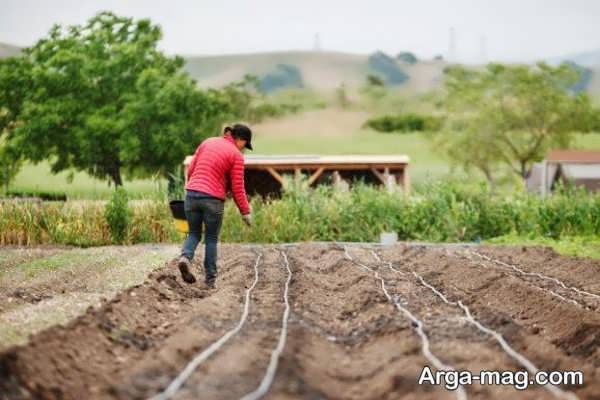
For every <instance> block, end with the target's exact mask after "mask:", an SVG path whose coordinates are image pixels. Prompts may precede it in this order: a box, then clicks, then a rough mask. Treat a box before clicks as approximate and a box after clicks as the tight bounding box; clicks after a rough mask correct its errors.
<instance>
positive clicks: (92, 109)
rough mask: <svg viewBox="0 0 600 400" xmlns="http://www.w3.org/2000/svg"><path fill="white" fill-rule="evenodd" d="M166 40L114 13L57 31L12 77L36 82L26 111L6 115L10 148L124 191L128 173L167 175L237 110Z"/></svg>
mask: <svg viewBox="0 0 600 400" xmlns="http://www.w3.org/2000/svg"><path fill="white" fill-rule="evenodd" d="M160 38H161V30H160V27H159V26H156V25H153V24H152V23H151V22H150V21H149V20H147V19H141V20H133V19H131V18H124V17H119V16H117V15H115V14H113V13H110V12H102V13H99V14H97V15H96V16H94V17H93V18H91V19H90V20H89V21H88V22H87V23H86V24H85V25H82V26H71V27H68V28H62V27H61V26H59V25H56V26H54V27H53V28H52V29H51V31H50V33H49V34H48V36H47V37H45V38H43V39H41V40H39V41H38V42H37V43H36V44H35V45H34V46H32V47H30V48H27V49H24V50H23V52H22V55H21V56H20V61H19V62H18V63H19V64H18V65H17V69H15V72H14V74H13V75H16V76H18V77H19V79H22V80H23V81H25V82H27V83H28V84H27V86H22V87H21V88H20V99H22V102H21V104H20V106H19V107H17V108H14V107H12V106H9V107H8V108H9V109H11V110H12V109H13V108H14V110H15V113H16V114H15V115H13V116H12V117H11V119H13V120H16V121H18V122H17V123H16V126H15V128H14V129H13V132H12V135H11V138H10V142H11V144H12V145H14V146H16V148H18V149H19V150H20V151H21V152H22V154H23V155H24V156H25V157H26V158H28V159H30V160H32V161H34V162H38V161H41V160H45V159H47V160H49V161H50V163H51V167H52V171H53V172H58V171H62V170H66V169H76V170H82V171H86V172H88V173H89V174H91V175H93V176H95V177H98V178H101V179H109V180H110V181H112V182H113V183H114V184H115V185H117V186H118V185H121V184H122V182H123V174H124V173H125V174H130V175H136V176H148V175H157V174H160V175H163V176H168V173H169V172H170V171H172V170H173V169H174V168H176V166H177V165H178V164H180V163H181V159H182V156H183V155H184V154H190V153H191V152H193V150H194V149H195V147H196V146H197V144H198V142H199V141H200V140H201V139H202V138H203V137H205V136H208V135H211V134H213V133H214V131H213V130H214V129H215V128H216V126H217V125H218V123H219V121H220V120H221V119H223V118H225V115H227V114H228V112H229V111H228V104H227V102H226V100H225V98H224V97H223V96H222V95H221V94H220V92H217V91H201V90H199V89H197V88H196V84H195V82H194V81H193V80H192V79H191V78H189V76H188V75H187V74H186V73H185V72H183V70H182V66H183V63H184V61H183V59H182V58H180V57H167V56H165V55H164V54H163V53H162V52H161V51H160V50H159V49H158V48H157V43H158V41H159V40H160ZM11 79H13V78H12V76H8V77H7V76H2V75H0V82H1V81H5V80H11ZM1 86H2V84H1V83H0V87H1Z"/></svg>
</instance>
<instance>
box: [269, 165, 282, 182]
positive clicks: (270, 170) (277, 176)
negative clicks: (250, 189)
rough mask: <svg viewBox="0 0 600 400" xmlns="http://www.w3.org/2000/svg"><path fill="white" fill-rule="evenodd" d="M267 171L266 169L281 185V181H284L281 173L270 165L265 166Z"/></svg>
mask: <svg viewBox="0 0 600 400" xmlns="http://www.w3.org/2000/svg"><path fill="white" fill-rule="evenodd" d="M267 171H268V172H269V173H270V174H271V176H272V177H273V178H275V180H277V182H279V184H280V185H281V186H283V182H284V180H283V176H281V175H280V174H279V172H277V171H275V169H274V168H271V167H267Z"/></svg>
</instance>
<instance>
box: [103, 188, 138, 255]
mask: <svg viewBox="0 0 600 400" xmlns="http://www.w3.org/2000/svg"><path fill="white" fill-rule="evenodd" d="M128 202H129V201H128V199H127V192H126V191H125V189H123V188H122V187H117V188H116V189H115V191H114V193H113V195H112V197H111V199H110V200H109V202H108V204H107V205H106V209H105V211H104V216H105V218H106V222H107V223H108V229H109V231H110V238H111V240H112V242H113V243H114V244H121V243H123V242H124V241H125V238H126V237H127V227H128V226H129V220H130V218H131V215H130V214H131V213H130V210H129V205H128Z"/></svg>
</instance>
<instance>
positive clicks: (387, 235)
mask: <svg viewBox="0 0 600 400" xmlns="http://www.w3.org/2000/svg"><path fill="white" fill-rule="evenodd" d="M397 241H398V234H397V233H396V232H381V233H380V234H379V242H380V243H381V244H383V245H387V246H390V245H392V244H394V243H396V242H397Z"/></svg>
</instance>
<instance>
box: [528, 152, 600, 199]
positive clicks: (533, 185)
mask: <svg viewBox="0 0 600 400" xmlns="http://www.w3.org/2000/svg"><path fill="white" fill-rule="evenodd" d="M558 182H565V183H566V182H570V183H572V184H574V185H576V186H583V187H585V188H586V189H588V190H589V191H597V190H600V150H552V151H551V152H550V153H549V154H548V158H547V159H546V160H544V161H542V162H541V163H537V164H535V165H534V166H533V169H532V171H531V174H530V176H529V177H528V178H527V187H528V188H529V190H531V191H536V192H539V193H541V194H546V193H550V192H551V191H552V190H553V189H554V187H555V186H556V184H557V183H558Z"/></svg>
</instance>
